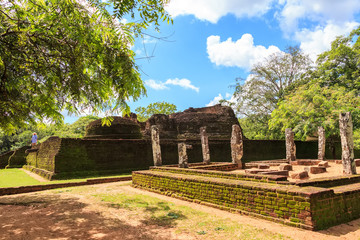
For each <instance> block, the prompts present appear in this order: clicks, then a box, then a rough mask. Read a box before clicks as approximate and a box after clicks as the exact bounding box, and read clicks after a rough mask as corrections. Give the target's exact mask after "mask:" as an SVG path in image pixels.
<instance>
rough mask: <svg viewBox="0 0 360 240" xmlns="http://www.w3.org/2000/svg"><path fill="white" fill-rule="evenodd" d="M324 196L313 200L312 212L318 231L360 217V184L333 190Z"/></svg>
mask: <svg viewBox="0 0 360 240" xmlns="http://www.w3.org/2000/svg"><path fill="white" fill-rule="evenodd" d="M332 190H333V191H334V192H329V193H327V194H324V195H322V196H315V197H314V198H312V199H311V212H312V218H313V219H314V222H316V224H317V229H326V228H328V227H330V226H334V225H337V224H341V223H346V222H349V221H351V220H354V219H357V218H359V217H360V186H359V184H353V185H344V186H338V187H334V188H332Z"/></svg>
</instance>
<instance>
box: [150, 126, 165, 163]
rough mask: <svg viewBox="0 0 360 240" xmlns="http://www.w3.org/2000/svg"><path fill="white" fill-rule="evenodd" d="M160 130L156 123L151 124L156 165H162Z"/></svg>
mask: <svg viewBox="0 0 360 240" xmlns="http://www.w3.org/2000/svg"><path fill="white" fill-rule="evenodd" d="M159 133H160V131H159V127H158V126H156V125H153V126H151V144H152V151H153V159H154V166H161V165H162V160H161V148H160V134H159Z"/></svg>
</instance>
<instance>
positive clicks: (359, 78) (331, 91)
mask: <svg viewBox="0 0 360 240" xmlns="http://www.w3.org/2000/svg"><path fill="white" fill-rule="evenodd" d="M359 34H360V27H358V28H357V29H355V30H353V31H352V32H351V34H350V35H349V36H347V37H345V36H341V37H338V38H337V39H336V40H335V41H333V42H332V44H331V49H330V50H329V51H326V52H324V53H322V54H321V55H320V56H319V58H318V60H317V66H316V67H315V68H314V69H313V70H311V71H309V72H308V73H307V75H306V78H304V81H303V82H305V84H302V85H299V86H297V87H295V88H294V89H292V90H291V91H289V93H288V94H287V96H286V97H285V98H284V99H283V100H282V101H280V103H279V106H278V108H277V109H276V110H274V111H273V112H272V114H271V120H270V122H269V126H270V128H271V129H273V130H274V131H275V130H276V131H284V130H285V128H288V127H291V128H293V129H294V131H295V134H296V136H297V137H298V138H299V139H300V138H301V139H305V138H306V137H307V136H312V135H314V133H315V132H316V131H317V127H319V126H323V127H324V128H325V131H326V133H327V136H328V137H338V136H339V122H338V121H339V119H338V116H339V113H340V112H347V111H350V112H351V114H352V117H353V123H354V139H355V146H356V147H357V148H359V147H360V138H359V136H360V108H359V106H360V68H359V66H360V39H359Z"/></svg>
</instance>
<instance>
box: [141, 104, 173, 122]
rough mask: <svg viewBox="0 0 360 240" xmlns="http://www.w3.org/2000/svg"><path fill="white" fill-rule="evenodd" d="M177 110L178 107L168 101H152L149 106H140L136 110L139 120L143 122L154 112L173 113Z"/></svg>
mask: <svg viewBox="0 0 360 240" xmlns="http://www.w3.org/2000/svg"><path fill="white" fill-rule="evenodd" d="M176 111H177V107H176V105H174V104H171V103H167V102H156V103H151V104H149V105H148V106H147V107H138V108H136V109H135V112H136V114H137V116H138V120H139V121H141V122H144V121H146V120H147V119H148V118H150V117H151V116H152V115H153V114H167V115H169V114H172V113H175V112H176Z"/></svg>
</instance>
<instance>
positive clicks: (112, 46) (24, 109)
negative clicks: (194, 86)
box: [0, 0, 169, 132]
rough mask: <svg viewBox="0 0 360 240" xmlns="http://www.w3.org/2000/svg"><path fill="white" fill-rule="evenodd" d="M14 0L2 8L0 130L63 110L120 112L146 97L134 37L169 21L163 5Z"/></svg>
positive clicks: (130, 0)
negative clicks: (131, 17)
mask: <svg viewBox="0 0 360 240" xmlns="http://www.w3.org/2000/svg"><path fill="white" fill-rule="evenodd" d="M111 2H112V3H113V4H114V5H113V6H114V7H115V14H116V15H117V16H119V17H122V16H123V15H124V14H127V13H133V12H137V11H139V12H138V13H139V14H140V16H141V19H142V20H141V21H139V22H137V23H128V24H122V23H121V22H120V21H118V19H114V17H112V16H111V15H110V14H109V13H108V11H107V10H106V9H105V7H106V6H107V5H106V4H105V3H102V1H99V0H91V1H86V0H19V1H18V0H16V1H15V0H8V1H1V3H0V128H2V129H3V130H5V131H8V132H11V131H14V129H15V128H17V127H19V126H23V125H24V124H27V123H29V122H34V121H36V120H42V119H52V120H54V121H61V120H62V118H63V116H62V115H61V111H63V110H67V111H68V112H69V113H79V112H81V111H82V110H84V109H91V110H92V111H93V112H94V113H97V112H98V111H104V110H105V111H106V110H107V111H110V112H115V113H116V112H118V111H120V110H123V109H127V110H128V109H129V108H128V105H127V104H126V101H127V100H128V99H129V98H132V99H134V100H137V99H138V98H139V97H140V96H142V95H143V94H145V92H146V91H145V87H144V84H143V82H142V80H141V79H140V74H139V72H138V68H137V66H136V64H135V61H134V52H133V51H131V50H130V45H131V44H132V43H133V33H137V34H139V33H141V29H144V28H146V27H148V25H149V24H151V23H153V24H154V25H155V26H158V22H159V21H160V20H166V19H169V16H168V15H167V14H166V13H165V11H164V9H163V4H164V1H163V0H148V1H143V0H139V1H134V0H125V1H121V0H112V1H111Z"/></svg>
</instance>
